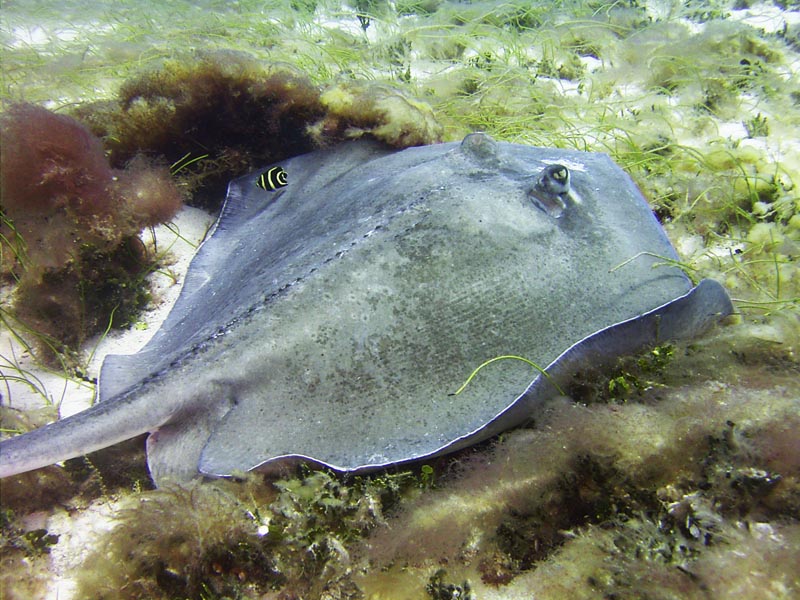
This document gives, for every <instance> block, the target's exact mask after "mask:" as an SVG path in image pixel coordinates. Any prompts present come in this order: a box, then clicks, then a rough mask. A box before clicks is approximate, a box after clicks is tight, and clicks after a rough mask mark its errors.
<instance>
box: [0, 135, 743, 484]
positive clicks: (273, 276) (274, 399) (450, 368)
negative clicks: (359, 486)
mask: <svg viewBox="0 0 800 600" xmlns="http://www.w3.org/2000/svg"><path fill="white" fill-rule="evenodd" d="M677 261H678V257H677V255H676V253H675V250H674V249H673V247H672V246H671V244H670V242H669V241H668V239H667V237H666V235H665V233H664V231H663V230H662V228H661V226H660V225H659V223H658V221H657V220H656V218H655V217H654V215H653V214H652V211H651V210H650V208H649V207H648V205H647V203H646V201H645V199H644V198H643V196H642V194H641V193H640V192H639V190H638V189H637V187H636V186H635V185H634V183H633V182H632V181H631V179H630V178H629V177H628V176H627V175H626V174H625V173H624V172H623V171H622V170H621V169H620V168H619V167H618V166H617V165H616V164H614V162H612V161H611V159H610V158H609V157H608V156H606V155H605V154H598V153H586V152H579V151H571V150H560V149H553V148H536V147H530V146H524V145H517V144H510V143H498V142H496V141H495V140H493V139H492V138H491V137H489V136H487V135H485V134H471V135H469V136H467V137H466V138H465V139H464V140H463V141H462V142H461V143H445V144H436V145H431V146H423V147H417V148H409V149H406V150H402V151H396V150H391V149H388V148H386V147H384V146H382V145H380V144H379V143H377V142H374V141H368V140H361V141H356V142H349V143H346V144H344V145H341V146H338V147H334V148H330V149H325V150H321V151H317V152H314V153H311V154H307V155H303V156H298V157H295V158H292V159H289V160H286V161H284V162H282V163H280V164H278V165H270V166H268V167H265V168H264V169H261V170H260V171H258V172H256V173H253V174H251V175H247V176H244V177H241V178H239V179H236V180H234V181H232V182H231V183H230V185H229V188H228V195H227V199H226V202H225V204H224V207H223V209H222V211H221V215H220V217H219V219H218V221H217V223H216V226H215V228H214V230H213V233H212V235H211V236H210V237H209V238H208V239H207V240H206V241H205V242H204V243H203V244H202V246H201V247H200V249H199V250H198V252H197V254H196V256H195V257H194V258H193V261H192V263H191V266H190V269H189V271H188V274H187V276H186V279H185V283H184V287H183V289H182V291H181V294H180V297H179V298H178V300H177V302H176V303H175V305H174V307H173V308H172V310H171V312H170V313H169V315H168V317H167V318H166V320H165V321H164V323H163V324H162V326H161V327H160V328H159V329H158V331H157V332H156V333H155V334H154V336H153V337H152V339H151V340H150V341H149V342H148V343H147V344H146V345H145V346H144V347H143V348H142V349H141V350H140V351H139V352H138V353H136V354H133V355H130V356H109V357H107V358H106V360H105V362H104V364H103V367H102V369H101V375H100V382H99V401H98V402H97V403H96V404H95V405H94V406H92V407H91V408H89V409H87V410H86V411H84V412H82V413H79V414H76V415H74V416H71V417H69V418H65V419H62V420H60V421H57V422H55V423H52V424H50V425H47V426H45V427H43V428H40V429H37V430H34V431H32V432H28V433H25V434H23V435H19V436H16V437H12V438H10V439H8V440H5V441H3V442H2V444H0V475H2V476H8V475H12V474H16V473H20V472H23V471H28V470H31V469H35V468H39V467H42V466H45V465H49V464H53V463H55V462H58V461H63V460H65V459H68V458H71V457H75V456H80V455H82V454H86V453H88V452H91V451H95V450H98V449H100V448H104V447H107V446H109V445H112V444H115V443H118V442H120V441H123V440H126V439H129V438H132V437H134V436H136V435H139V434H142V433H145V432H149V433H150V435H149V437H148V439H147V460H148V466H149V469H150V472H151V475H152V477H153V478H154V480H155V481H156V483H158V484H162V483H164V482H166V481H169V480H172V481H185V480H187V479H191V478H194V477H197V476H199V475H206V476H230V475H235V474H240V473H243V472H246V471H249V470H252V469H259V468H262V469H263V468H268V467H270V466H274V465H282V464H285V463H287V462H289V463H291V462H293V461H307V462H309V463H312V464H315V465H317V466H327V467H330V468H332V469H335V470H337V471H343V472H355V471H368V470H371V469H379V468H385V467H388V466H391V465H397V464H401V463H407V462H410V461H418V460H420V459H424V458H430V457H433V456H437V455H442V454H444V453H447V452H452V451H454V450H457V449H460V448H464V447H467V446H469V445H472V444H475V443H476V442H479V441H482V440H485V439H487V438H489V437H490V436H493V435H495V434H497V433H498V432H501V431H503V430H506V429H508V428H510V427H514V426H518V425H520V424H523V423H525V422H527V421H529V420H531V419H533V418H535V417H536V414H537V411H540V410H541V407H542V405H543V403H544V402H546V401H547V400H548V399H551V398H553V397H554V396H557V395H559V394H560V393H561V392H562V391H563V389H565V388H566V386H567V384H568V383H569V381H570V378H571V377H573V376H574V374H575V373H576V372H578V371H580V370H581V369H583V368H584V367H586V366H589V365H593V364H606V363H607V362H608V361H609V360H613V359H614V358H616V357H619V356H620V355H625V354H628V353H633V352H636V351H637V350H640V349H642V348H643V347H646V346H648V345H653V344H659V343H662V342H664V341H666V340H675V339H683V338H690V337H692V336H695V335H697V334H698V333H700V332H702V331H703V330H704V329H705V328H707V327H708V326H709V325H711V324H713V323H714V322H715V321H717V320H718V319H719V318H720V317H722V316H724V315H728V314H730V313H731V312H732V306H731V302H730V299H729V298H728V295H727V294H726V292H725V291H724V289H723V288H722V287H721V286H720V285H719V284H718V283H716V282H715V281H712V280H704V281H702V282H700V283H699V284H698V285H697V286H693V284H692V282H691V281H690V280H689V279H688V278H687V277H686V276H685V274H684V273H683V272H682V271H681V269H680V268H678V266H677ZM508 355H512V356H517V357H522V358H525V359H526V361H529V362H526V361H522V360H495V361H491V359H493V358H496V357H500V356H508ZM487 361H491V362H489V363H488V364H486V365H485V366H484V367H483V368H481V369H479V370H478V371H477V372H475V369H476V368H477V367H479V365H482V364H483V363H485V362H487ZM531 364H535V365H537V366H538V368H533V367H532V366H531ZM471 374H474V376H473V377H472V379H471V380H470V382H469V385H467V386H466V387H464V389H463V391H461V392H460V393H458V394H455V392H456V391H457V390H458V389H459V388H460V386H462V384H463V383H464V382H465V380H466V379H467V378H468V377H469V376H470V375H471Z"/></svg>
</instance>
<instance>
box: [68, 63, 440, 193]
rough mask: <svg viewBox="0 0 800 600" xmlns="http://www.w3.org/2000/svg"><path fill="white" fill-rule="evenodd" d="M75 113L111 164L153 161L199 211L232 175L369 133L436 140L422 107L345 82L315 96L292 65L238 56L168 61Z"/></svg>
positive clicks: (387, 91) (391, 139) (402, 143)
mask: <svg viewBox="0 0 800 600" xmlns="http://www.w3.org/2000/svg"><path fill="white" fill-rule="evenodd" d="M75 114H76V116H77V117H78V118H79V119H81V120H82V121H84V122H86V123H87V124H89V126H90V127H91V129H92V131H93V132H94V133H95V134H97V135H98V136H100V137H102V138H103V139H104V140H105V143H106V147H107V149H108V151H109V155H110V159H111V162H112V164H113V165H115V166H121V165H123V164H125V163H126V162H127V161H129V160H130V159H131V158H132V157H133V156H135V155H137V154H139V153H146V154H148V155H158V156H162V157H164V158H165V159H166V160H167V161H168V162H169V163H170V164H176V166H178V165H180V166H181V175H182V176H183V178H184V180H185V182H186V183H187V186H188V188H189V189H190V190H191V191H193V192H195V193H196V197H195V198H194V202H195V203H196V204H202V205H208V206H213V205H215V202H213V201H212V199H214V198H216V199H219V198H222V197H224V190H225V186H227V183H228V181H229V180H230V179H231V178H233V177H236V176H239V175H242V174H244V173H246V172H248V171H251V170H253V169H255V168H258V167H260V166H263V165H264V164H269V163H272V162H277V161H280V160H284V159H286V158H291V157H292V156H297V155H300V154H304V153H307V152H310V151H312V150H314V149H315V148H316V147H319V146H329V145H332V144H334V143H336V142H340V141H344V140H347V139H353V138H356V137H360V136H362V135H371V136H372V137H374V138H376V139H379V140H382V141H384V142H386V143H387V144H389V145H391V146H394V147H400V148H404V147H407V146H414V145H419V144H428V143H432V142H436V141H439V140H440V136H441V129H440V127H439V125H438V123H437V122H436V121H435V119H434V118H433V115H432V112H431V109H430V107H429V106H428V105H426V104H424V103H421V102H418V101H416V100H413V99H412V98H410V97H408V96H406V95H405V94H403V93H402V92H400V91H399V90H396V89H394V88H390V87H388V86H384V85H380V84H375V83H357V82H350V83H347V84H341V85H332V86H330V87H329V88H328V90H327V91H325V92H322V91H321V88H320V86H318V85H316V84H315V83H314V82H312V81H311V79H310V78H309V77H308V76H307V75H306V74H305V73H303V72H302V71H299V70H297V69H295V68H294V67H292V66H291V65H288V64H282V63H275V64H264V63H260V62H258V61H255V60H252V59H250V58H248V57H245V56H243V55H241V54H237V53H216V54H208V55H206V56H203V57H200V58H197V59H192V60H188V61H186V60H184V61H180V60H175V61H171V62H168V63H166V64H165V65H163V66H162V67H161V68H160V69H156V70H152V71H149V72H146V73H143V74H142V75H140V76H138V77H135V78H133V79H130V80H129V81H127V82H125V83H124V84H123V85H122V87H121V88H120V91H119V94H118V98H117V100H116V101H115V102H111V103H96V104H89V105H86V106H84V107H82V108H80V109H79V110H78V111H77V112H76V113H75ZM198 192H199V197H198V194H197V193H198Z"/></svg>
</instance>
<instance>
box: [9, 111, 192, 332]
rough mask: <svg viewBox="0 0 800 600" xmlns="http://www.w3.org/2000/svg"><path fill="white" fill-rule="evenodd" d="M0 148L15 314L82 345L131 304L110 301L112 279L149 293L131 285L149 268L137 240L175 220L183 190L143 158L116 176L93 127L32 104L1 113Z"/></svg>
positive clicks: (117, 298)
mask: <svg viewBox="0 0 800 600" xmlns="http://www.w3.org/2000/svg"><path fill="white" fill-rule="evenodd" d="M0 150H1V152H0V155H1V159H0V160H1V162H0V193H1V194H2V221H1V222H0V234H2V237H0V243H1V244H2V245H3V246H4V247H2V248H0V250H2V256H3V265H2V271H3V274H4V275H9V274H11V275H13V276H14V277H15V278H16V279H17V280H18V282H19V287H18V288H17V301H16V307H17V309H16V313H17V315H18V317H19V318H21V319H22V320H24V321H25V322H27V323H28V324H29V325H30V326H32V327H33V328H34V329H36V330H38V331H39V332H41V333H43V334H46V335H48V336H50V337H52V338H55V339H56V340H57V341H58V342H59V343H60V344H62V345H67V346H74V345H75V344H77V343H79V342H80V340H81V339H82V338H83V337H84V335H85V334H87V333H90V332H92V331H93V330H95V329H96V328H97V327H99V326H101V325H105V324H107V322H108V318H109V316H110V314H111V313H112V311H114V309H120V308H121V307H125V306H127V305H129V304H130V298H124V297H121V296H120V295H119V294H117V293H115V294H113V297H108V296H107V292H108V282H109V281H115V282H117V283H120V284H124V285H122V286H118V287H120V288H121V289H128V290H130V292H129V293H130V294H133V295H137V294H138V295H141V286H136V285H131V284H132V283H133V279H134V278H135V277H136V276H137V274H138V273H139V272H140V271H142V269H143V268H144V266H145V262H146V259H145V256H144V253H143V252H142V251H141V243H140V242H138V240H137V239H136V236H137V235H138V233H139V231H141V229H142V227H144V226H147V225H154V224H156V223H159V222H162V221H165V220H169V219H170V218H172V216H173V215H174V214H175V212H176V211H177V210H178V208H179V207H180V204H181V194H180V192H179V191H178V189H177V187H176V186H175V184H174V182H173V181H172V179H171V177H170V176H169V172H168V171H167V170H166V169H165V168H163V167H154V166H152V165H149V164H147V163H146V162H145V161H143V160H141V159H137V160H134V161H133V162H132V164H131V166H130V168H129V169H126V170H124V171H119V170H113V169H112V168H111V167H110V165H109V164H108V161H107V159H106V157H105V153H104V151H103V146H102V144H101V142H100V140H99V139H97V138H96V137H95V136H94V135H92V133H91V132H90V131H89V130H88V129H87V128H86V127H84V126H83V125H81V124H80V123H79V122H77V121H75V120H74V119H72V118H70V117H67V116H64V115H58V114H55V113H53V112H50V111H48V110H46V109H44V108H41V107H39V106H34V105H31V104H15V105H12V106H11V107H9V109H8V110H7V111H6V112H5V113H4V114H3V115H2V116H1V117H0ZM45 299H46V302H44V300H45ZM127 307H128V308H130V309H133V308H134V307H133V306H127ZM117 312H118V313H119V312H120V311H119V310H118V311H117ZM122 312H124V311H122Z"/></svg>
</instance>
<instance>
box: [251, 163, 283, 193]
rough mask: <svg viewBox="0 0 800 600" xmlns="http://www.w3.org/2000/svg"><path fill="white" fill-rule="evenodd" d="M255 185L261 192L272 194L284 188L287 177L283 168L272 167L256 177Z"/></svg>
mask: <svg viewBox="0 0 800 600" xmlns="http://www.w3.org/2000/svg"><path fill="white" fill-rule="evenodd" d="M256 185H257V186H258V187H260V188H261V189H262V190H267V191H268V192H273V191H275V190H277V189H278V188H282V187H286V185H287V175H286V171H284V170H283V167H272V168H271V169H268V170H267V171H264V172H263V173H262V174H261V175H259V176H258V179H257V180H256Z"/></svg>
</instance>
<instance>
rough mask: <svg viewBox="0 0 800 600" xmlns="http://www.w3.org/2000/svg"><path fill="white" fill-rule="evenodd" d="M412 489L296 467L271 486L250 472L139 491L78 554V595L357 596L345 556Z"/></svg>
mask: <svg viewBox="0 0 800 600" xmlns="http://www.w3.org/2000/svg"><path fill="white" fill-rule="evenodd" d="M415 483H416V480H415V478H414V477H413V476H411V475H410V474H408V473H405V474H398V475H384V476H380V477H375V478H356V479H355V480H353V481H351V482H350V483H346V482H342V481H340V480H338V479H337V478H336V477H334V476H333V475H331V474H329V473H327V472H323V471H320V472H313V473H312V472H309V471H307V470H301V472H300V473H299V476H297V477H286V478H284V479H279V480H277V481H275V482H274V485H272V486H266V485H264V483H263V478H259V477H257V476H254V475H251V476H249V478H248V479H247V480H246V481H245V482H244V483H231V482H223V481H219V482H215V483H199V482H198V483H194V484H190V485H189V486H187V487H183V488H179V487H175V488H165V489H161V490H157V491H153V492H147V493H144V494H142V495H140V496H139V497H138V498H136V499H135V504H133V505H131V506H130V507H129V508H126V509H123V510H121V511H120V512H119V513H118V525H117V527H116V528H115V529H113V530H112V531H110V532H109V533H108V534H107V535H106V536H105V537H104V539H103V540H102V541H101V543H100V545H99V547H98V548H97V550H96V551H95V552H94V554H93V555H92V556H90V557H88V559H87V564H91V565H92V568H91V569H85V570H84V571H82V572H81V574H80V576H79V580H78V586H79V592H80V593H79V596H80V597H86V598H97V599H98V600H102V599H103V598H119V599H125V598H143V597H147V598H154V599H157V598H178V597H180V598H198V597H200V598H218V597H232V598H242V597H262V595H263V594H265V593H270V592H271V591H276V590H280V594H281V595H280V597H281V598H319V597H331V598H359V597H363V595H362V594H361V592H360V591H359V589H358V587H357V586H356V584H355V583H354V582H353V581H352V579H351V572H352V571H354V570H355V569H356V567H357V564H358V563H357V560H356V558H357V557H356V556H355V552H354V549H355V548H357V547H358V544H359V543H361V542H362V541H363V539H364V537H365V536H366V535H367V534H368V533H369V532H370V531H372V530H373V529H375V528H376V527H378V526H380V525H382V524H383V523H385V521H384V516H383V513H384V511H385V510H387V509H388V508H389V507H391V506H392V505H393V504H394V503H396V502H397V500H398V499H399V498H400V495H401V494H403V493H404V492H405V491H407V490H408V489H409V487H410V486H413V485H414V484H415ZM326 594H327V595H328V596H325V595H326Z"/></svg>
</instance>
